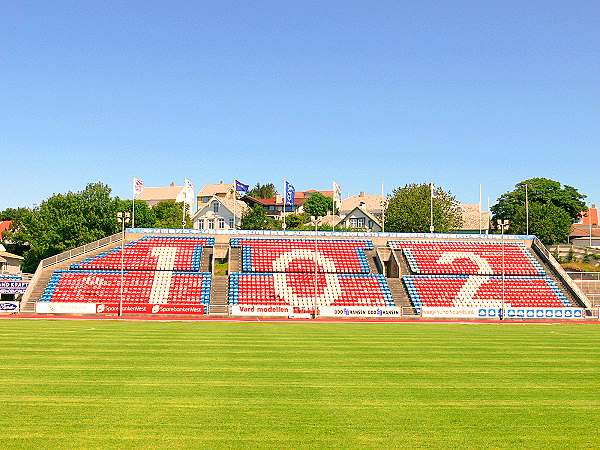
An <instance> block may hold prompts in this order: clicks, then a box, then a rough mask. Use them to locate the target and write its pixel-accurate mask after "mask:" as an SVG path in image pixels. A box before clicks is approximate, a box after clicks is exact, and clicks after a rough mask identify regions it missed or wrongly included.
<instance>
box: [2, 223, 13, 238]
mask: <svg viewBox="0 0 600 450" xmlns="http://www.w3.org/2000/svg"><path fill="white" fill-rule="evenodd" d="M11 225H12V221H10V220H0V240H2V233H4V232H6V231H8V230H10V226H11Z"/></svg>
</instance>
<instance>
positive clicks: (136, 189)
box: [133, 177, 144, 195]
mask: <svg viewBox="0 0 600 450" xmlns="http://www.w3.org/2000/svg"><path fill="white" fill-rule="evenodd" d="M143 191H144V181H143V180H140V179H139V178H136V177H133V194H134V195H139V194H141V193H142V192H143Z"/></svg>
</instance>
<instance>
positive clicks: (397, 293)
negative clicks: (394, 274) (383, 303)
mask: <svg viewBox="0 0 600 450" xmlns="http://www.w3.org/2000/svg"><path fill="white" fill-rule="evenodd" d="M386 280H387V283H388V286H389V287H390V291H392V297H393V298H394V303H395V304H396V306H397V307H398V308H402V315H403V316H408V317H411V316H414V317H419V316H418V315H417V312H416V311H415V309H414V307H413V304H412V303H411V301H410V298H409V297H408V292H406V288H405V287H404V283H402V278H386Z"/></svg>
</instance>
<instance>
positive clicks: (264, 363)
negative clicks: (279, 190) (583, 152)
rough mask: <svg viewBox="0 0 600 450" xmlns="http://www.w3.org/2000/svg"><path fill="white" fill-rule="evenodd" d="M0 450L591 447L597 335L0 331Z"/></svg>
mask: <svg viewBox="0 0 600 450" xmlns="http://www.w3.org/2000/svg"><path fill="white" fill-rule="evenodd" d="M0 336H1V339H2V350H1V351H0V446H1V447H2V448H13V447H22V448H31V447H62V448H85V447H119V448H133V447H135V448H139V447H145V448H150V447H169V448H182V447H196V448H197V447H206V448H221V447H252V448H256V447H270V448H284V447H295V448H323V447H329V448H333V447H335V448H341V447H343V448H356V447H369V448H388V447H400V446H402V447H452V448H461V447H479V448H490V447H495V448H500V447H509V448H515V447H536V448H565V447H568V448H575V447H578V448H599V447H600V437H599V432H598V429H597V424H598V418H599V417H600V392H599V390H600V326H596V325H502V326H499V325H460V324H452V325H449V324H390V323H379V324H351V323H339V324H306V323H291V324H290V323H234V322H228V323H216V322H195V323H182V322H169V323H167V322H117V321H46V320H36V321H34V320H0Z"/></svg>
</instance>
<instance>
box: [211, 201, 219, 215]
mask: <svg viewBox="0 0 600 450" xmlns="http://www.w3.org/2000/svg"><path fill="white" fill-rule="evenodd" d="M212 207H213V212H216V213H218V212H219V202H218V201H216V200H215V201H214V202H213V203H212Z"/></svg>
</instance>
